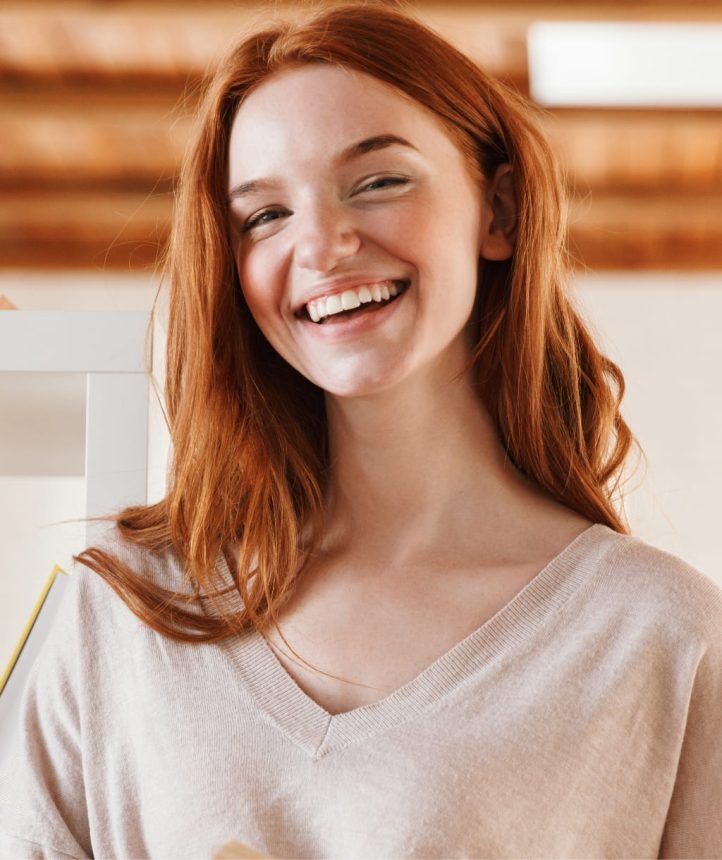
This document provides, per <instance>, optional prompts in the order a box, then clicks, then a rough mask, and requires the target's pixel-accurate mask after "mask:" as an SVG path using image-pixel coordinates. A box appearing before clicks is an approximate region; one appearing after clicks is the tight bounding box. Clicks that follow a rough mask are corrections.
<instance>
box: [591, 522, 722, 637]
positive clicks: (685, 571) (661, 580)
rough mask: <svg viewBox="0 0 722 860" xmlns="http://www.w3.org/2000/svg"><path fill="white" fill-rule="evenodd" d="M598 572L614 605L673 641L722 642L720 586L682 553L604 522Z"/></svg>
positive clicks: (622, 613) (619, 610) (601, 528)
mask: <svg viewBox="0 0 722 860" xmlns="http://www.w3.org/2000/svg"><path fill="white" fill-rule="evenodd" d="M596 528H597V531H598V532H599V535H598V537H599V541H598V543H599V546H600V547H603V550H604V551H603V552H600V553H599V564H598V569H597V571H596V573H597V576H598V581H599V583H600V585H602V586H603V595H604V597H605V599H606V600H608V601H609V603H610V607H614V609H615V610H616V611H617V612H618V613H620V614H621V615H622V616H624V617H627V618H629V619H630V620H631V621H633V622H635V623H636V624H637V625H638V626H639V627H645V626H649V627H659V628H663V629H664V630H665V632H666V635H667V636H668V637H669V638H670V640H672V641H673V640H675V639H676V640H677V642H678V643H681V642H686V643H688V644H689V643H691V641H692V640H695V641H696V642H697V645H698V646H701V647H702V648H703V649H704V648H705V647H706V646H707V645H711V646H714V647H722V588H720V586H719V585H718V584H717V583H716V582H715V581H714V580H713V579H712V578H711V577H709V576H708V575H706V574H705V573H702V572H701V571H699V570H697V569H696V568H695V567H693V566H692V565H691V564H688V563H687V562H686V561H684V560H683V559H681V558H679V557H678V556H676V555H674V554H672V553H670V552H667V551H665V550H662V549H659V548H658V547H655V546H652V545H651V544H649V543H647V542H646V541H644V540H642V539H641V538H639V537H636V536H633V535H620V534H617V533H616V532H614V531H612V530H611V529H608V528H606V527H603V526H598V527H596Z"/></svg>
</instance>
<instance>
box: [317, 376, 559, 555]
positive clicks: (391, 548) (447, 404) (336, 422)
mask: <svg viewBox="0 0 722 860" xmlns="http://www.w3.org/2000/svg"><path fill="white" fill-rule="evenodd" d="M443 377H444V374H443V372H441V371H437V372H434V371H427V372H425V373H424V374H419V375H417V376H415V377H413V378H410V379H406V380H404V383H403V385H401V386H399V387H397V388H394V389H389V390H386V391H383V392H379V393H376V394H374V395H373V396H370V397H361V398H338V397H331V396H329V397H328V398H327V415H328V422H329V442H330V453H331V464H332V471H331V482H330V486H329V495H328V499H327V513H326V516H327V522H326V528H325V533H326V534H327V535H329V536H331V537H330V538H329V540H330V542H331V544H332V545H333V546H335V547H339V546H342V547H344V548H346V550H347V551H348V552H351V553H352V554H363V557H364V558H366V559H368V560H369V561H370V562H371V563H373V560H374V558H378V559H379V560H382V559H383V560H384V562H385V564H388V563H389V562H391V563H394V564H398V565H399V566H404V565H407V564H412V563H418V561H419V560H420V559H423V558H426V557H428V554H429V553H432V554H437V555H438V553H439V551H440V550H441V551H442V552H443V551H444V548H448V547H449V545H453V546H455V547H456V548H457V549H458V550H459V552H460V553H461V554H462V555H463V546H464V545H465V544H469V545H470V546H471V544H473V547H474V550H473V552H476V553H478V547H479V544H480V541H481V542H482V545H484V546H488V547H489V552H490V557H491V556H495V557H496V556H498V555H499V553H500V552H502V554H503V550H501V546H500V544H501V543H508V541H509V537H508V536H509V535H510V533H511V534H513V529H511V528H510V524H511V523H512V522H514V521H519V520H521V521H524V520H525V519H529V515H530V513H533V511H534V510H535V509H540V508H541V507H543V506H546V507H547V508H548V506H549V505H550V500H548V499H546V498H545V497H544V496H543V494H542V493H541V491H540V490H538V489H537V488H536V487H535V486H534V485H533V484H532V483H531V482H529V481H528V480H527V479H526V478H524V477H523V476H522V475H521V474H520V473H519V472H518V470H517V469H515V468H514V466H513V465H512V464H511V463H510V462H509V460H508V459H507V457H506V455H505V451H504V448H503V445H502V444H501V441H500V439H499V437H498V434H497V432H496V429H495V427H494V425H493V422H492V421H491V419H490V417H489V415H488V413H487V412H486V410H485V409H484V407H483V405H482V403H481V400H480V398H479V396H478V394H477V393H476V392H475V390H474V388H473V384H472V381H471V375H470V374H468V375H467V376H466V377H464V378H460V379H457V380H456V381H450V380H449V379H448V378H443ZM551 504H555V503H551ZM502 536H503V540H500V538H501V537H502Z"/></svg>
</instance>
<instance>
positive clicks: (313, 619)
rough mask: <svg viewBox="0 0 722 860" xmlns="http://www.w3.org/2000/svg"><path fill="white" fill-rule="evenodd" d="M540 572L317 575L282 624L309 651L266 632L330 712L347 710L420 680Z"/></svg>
mask: <svg viewBox="0 0 722 860" xmlns="http://www.w3.org/2000/svg"><path fill="white" fill-rule="evenodd" d="M537 572H538V566H536V565H535V566H526V567H518V568H507V569H504V570H495V571H485V572H479V571H477V572H463V573H458V572H457V573H454V574H449V575H448V576H443V575H435V576H429V575H424V576H419V577H418V579H417V580H416V581H415V582H414V583H413V584H412V581H411V579H409V580H407V581H402V580H401V579H399V580H395V581H394V582H389V581H386V582H381V581H380V580H374V579H369V580H364V579H363V578H361V579H360V580H359V581H358V582H357V583H354V584H350V583H349V582H348V581H347V582H346V583H345V585H344V583H343V581H339V582H337V583H336V584H331V583H332V582H333V580H332V579H330V578H329V579H326V580H325V583H326V584H324V582H323V581H317V582H316V587H315V588H306V589H304V590H302V591H300V592H299V594H298V597H297V598H296V599H295V600H294V602H293V603H292V605H290V606H289V607H288V608H287V609H286V610H285V611H284V612H283V613H282V614H281V616H280V617H279V627H280V630H281V632H282V633H283V635H284V636H285V638H286V640H287V641H288V643H289V644H290V646H291V647H292V648H293V649H294V650H295V651H296V652H297V654H298V655H299V656H300V658H302V659H299V657H297V656H296V655H294V654H293V652H292V651H291V650H290V649H289V648H288V645H286V643H285V642H284V641H283V639H282V638H281V636H280V634H279V632H278V631H277V630H276V629H275V628H271V629H270V630H269V631H268V632H267V634H266V640H267V642H268V644H269V646H270V647H271V649H272V651H273V653H274V655H275V657H276V659H277V660H278V662H279V663H280V664H281V666H282V667H283V669H284V670H285V671H286V672H287V673H288V674H289V675H290V676H291V678H292V679H293V680H294V681H295V682H296V684H297V685H298V686H299V687H300V689H301V690H302V691H303V692H304V693H305V694H306V695H307V696H309V697H310V698H311V699H313V701H315V702H316V703H317V704H318V705H320V706H321V707H322V708H323V709H324V710H326V711H327V712H328V713H329V714H339V713H345V712H347V711H351V710H353V709H355V708H359V707H361V706H364V705H370V704H373V703H375V702H378V701H380V700H382V699H384V698H386V697H387V696H389V695H390V694H391V693H393V692H395V691H396V690H398V689H400V688H401V687H403V686H405V685H406V684H408V683H409V682H410V681H412V680H414V678H416V677H417V676H418V675H419V674H421V673H422V672H423V671H424V670H425V669H427V668H428V667H429V666H431V665H432V664H433V663H434V662H435V661H436V660H437V659H438V658H439V657H441V656H443V655H444V654H446V653H447V652H448V651H449V650H451V649H452V648H453V647H454V646H455V645H457V644H458V643H459V642H461V641H462V640H463V639H465V638H466V637H467V636H469V635H470V634H471V633H473V632H474V631H476V630H478V629H479V628H480V627H481V626H482V625H484V624H485V623H486V622H487V621H489V620H490V619H491V618H492V617H493V616H494V615H496V614H497V612H499V611H500V610H501V609H503V608H504V607H505V606H506V605H508V604H509V603H510V602H511V601H512V600H513V599H514V598H515V597H516V595H517V594H518V593H519V592H520V591H522V590H523V589H524V587H525V586H526V585H527V584H528V583H529V582H530V581H531V580H532V579H533V578H534V576H535V575H536V573H537ZM303 661H307V662H308V663H310V664H312V666H311V667H309V666H307V665H305V664H304V662H303ZM313 667H315V668H313ZM332 676H335V677H332Z"/></svg>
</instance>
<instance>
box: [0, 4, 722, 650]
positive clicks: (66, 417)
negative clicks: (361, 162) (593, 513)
mask: <svg viewBox="0 0 722 860" xmlns="http://www.w3.org/2000/svg"><path fill="white" fill-rule="evenodd" d="M408 6H409V8H411V9H413V10H414V11H416V12H417V13H418V15H419V16H420V17H421V18H422V19H423V20H424V21H426V22H427V23H428V24H430V25H431V26H433V27H434V28H436V29H437V30H438V31H439V32H440V33H442V34H443V35H444V36H446V37H447V38H449V39H450V40H451V41H453V42H454V43H456V44H457V45H458V46H459V47H460V48H461V49H462V50H464V51H466V52H467V53H469V54H470V55H471V56H472V57H474V58H475V59H476V60H477V61H478V62H479V63H480V64H482V65H484V66H485V67H486V68H487V69H489V70H490V71H492V72H493V73H494V74H495V75H497V76H498V77H499V78H501V79H502V80H504V81H505V82H506V83H507V84H508V85H509V86H511V87H514V88H515V89H517V90H519V91H521V92H523V93H524V94H526V95H528V96H530V97H531V98H532V99H533V100H534V101H536V102H537V103H538V104H540V105H541V106H543V107H544V108H545V109H546V113H545V115H544V120H543V122H544V125H545V127H546V130H547V132H548V134H549V136H550V138H551V139H552V141H553V142H554V144H555V146H557V147H558V149H559V151H560V152H561V153H562V155H563V158H564V160H565V162H566V165H567V169H568V172H569V183H570V189H571V191H572V195H573V202H572V209H571V246H572V249H573V252H574V255H575V258H576V260H577V269H576V273H575V278H574V288H575V291H576V294H577V297H578V301H579V303H580V305H581V307H582V309H583V311H584V313H585V315H586V317H587V318H588V320H589V322H590V325H591V326H592V328H593V329H594V331H595V332H596V333H597V336H598V338H599V340H600V342H601V344H602V346H603V348H604V349H605V351H606V352H607V353H608V354H609V355H610V356H611V357H612V358H613V359H614V360H615V361H617V362H618V363H619V364H620V365H621V367H622V369H623V371H624V372H625V375H626V379H627V394H626V397H625V400H624V413H625V417H626V418H627V420H628V422H629V423H630V424H631V426H632V428H633V430H634V431H635V433H636V434H637V436H638V438H639V440H640V442H641V444H642V447H643V448H644V450H645V451H646V454H647V458H648V462H647V465H646V467H645V466H642V467H640V470H639V471H638V472H637V474H636V476H634V478H633V479H632V481H631V483H630V484H629V487H628V489H629V491H630V493H629V496H628V500H627V514H628V517H629V520H630V523H631V525H632V528H633V531H634V532H635V533H637V534H639V535H640V536H641V537H643V538H645V539H646V540H648V541H650V542H652V543H655V544H656V545H658V546H660V547H662V548H665V549H668V550H669V551H671V552H674V553H675V554H678V555H681V556H682V557H684V558H685V559H687V560H688V561H689V562H690V563H692V564H694V565H695V566H697V567H698V568H699V569H701V570H703V571H704V572H705V573H706V574H707V575H708V576H710V577H712V578H714V579H716V580H717V581H718V582H720V584H722V529H720V527H719V519H720V514H722V505H720V483H721V481H722V445H721V442H720V440H721V439H722V386H720V382H719V377H720V370H721V369H722V338H721V337H720V331H719V330H720V325H721V324H722V206H721V205H720V203H721V202H722V65H721V62H722V61H721V59H720V58H722V2H702V0H684V2H681V0H651V2H637V1H636V0H625V2H621V1H620V2H606V3H599V2H596V3H587V2H563V0H558V2H549V0H527V2H513V0H510V2H488V3H487V2H438V0H437V2H428V3H427V2H416V3H409V4H408ZM304 8H305V7H304V4H303V3H290V2H289V3H284V2H276V3H273V4H268V3H265V4H258V3H250V2H249V3H244V2H218V0H203V2H201V0H175V2H173V3H170V2H168V3H165V2H162V1H161V0H157V2H142V1H141V0H115V2H103V0H97V2H70V1H69V0H62V2H61V0H56V2H34V0H24V2H12V0H11V2H7V0H6V2H4V3H3V5H2V6H1V7H0V296H1V297H2V298H0V306H4V307H5V308H7V310H3V311H0V314H2V316H3V317H4V318H7V317H6V316H5V315H6V314H13V313H15V311H13V310H11V308H13V307H16V308H18V309H19V310H20V311H57V312H63V313H73V312H76V311H91V310H96V311H107V312H111V313H121V314H122V313H124V312H128V311H144V312H147V311H148V310H149V308H150V305H151V302H152V299H153V296H154V293H155V289H156V286H157V278H156V275H155V273H154V270H153V265H154V263H155V261H156V259H157V255H158V253H159V251H161V250H162V248H163V246H164V243H165V241H166V238H167V236H168V230H169V220H170V217H171V212H172V206H173V201H172V188H173V182H174V178H175V176H176V172H177V170H178V166H179V163H180V159H181V157H182V153H183V151H184V147H185V145H186V141H187V136H188V130H189V125H190V117H191V115H192V113H193V110H194V107H195V106H196V104H197V99H198V94H199V91H200V88H201V86H202V83H203V80H204V78H205V76H206V75H207V73H208V70H209V69H211V68H212V67H213V64H214V62H215V61H216V60H217V59H218V58H219V57H220V56H221V55H222V54H223V52H224V50H225V49H226V47H227V46H228V45H229V43H230V42H231V41H233V40H235V39H236V38H237V37H238V36H240V35H242V34H243V32H244V31H245V30H247V29H248V28H249V27H256V26H258V25H259V24H262V23H264V22H266V21H268V20H269V19H271V18H273V17H274V16H277V15H282V16H284V17H285V16H289V15H294V14H296V13H297V12H298V11H299V10H300V11H302V10H303V9H304ZM60 325H61V328H60V329H59V334H58V335H57V336H58V337H59V338H60V339H62V338H63V330H62V321H61V323H60ZM69 331H70V330H69ZM68 336H70V335H68ZM1 346H2V345H1V344H0V347H1ZM0 371H3V372H0V534H1V536H2V543H3V547H4V559H3V567H4V569H3V570H2V576H1V577H0V606H6V607H9V606H12V607H13V608H12V613H14V614H13V615H12V618H11V621H12V623H9V624H8V625H6V626H5V627H4V629H5V630H6V631H7V632H5V633H4V634H3V633H1V632H0V663H2V658H3V655H4V652H6V651H7V648H8V647H9V645H8V642H11V641H12V640H13V638H14V630H15V628H16V627H17V624H18V622H17V620H16V617H17V618H19V617H20V616H24V615H25V609H26V607H27V606H28V605H32V600H31V597H30V595H31V594H35V593H36V590H37V589H36V585H37V583H38V582H41V581H42V580H43V579H44V577H45V576H46V575H47V573H48V572H49V570H50V568H51V567H52V565H53V564H54V563H55V562H56V561H57V562H61V563H62V562H63V561H64V560H66V559H67V558H68V556H69V553H70V551H78V550H79V549H80V548H81V546H79V543H82V539H83V536H82V532H79V531H78V530H77V529H76V530H75V531H73V528H74V527H73V526H67V525H66V526H58V525H52V524H53V523H55V522H57V521H58V520H65V519H69V518H71V517H74V516H82V515H83V514H84V511H85V510H86V508H85V507H84V505H85V495H84V492H85V491H84V481H85V470H86V468H87V467H86V462H85V453H84V452H85V443H86V438H85V433H86V418H87V416H86V379H85V376H84V375H83V374H82V373H72V372H65V373H60V372H53V373H48V372H45V373H41V372H30V371H29V370H27V369H22V368H20V369H18V368H17V367H16V368H14V369H13V370H12V371H10V370H8V369H7V367H5V368H3V367H0ZM151 413H152V410H151ZM149 420H150V422H151V428H150V432H149V436H148V445H149V448H150V447H152V446H153V445H155V446H156V448H158V447H160V448H162V446H163V444H165V443H164V441H163V439H162V438H161V436H162V434H161V436H159V435H158V432H160V431H158V432H156V430H154V429H153V421H154V420H155V421H156V429H157V427H158V426H160V423H161V422H159V421H158V419H157V416H156V418H155V419H154V418H153V415H152V414H151V418H150V419H149ZM159 439H160V441H158V440H159ZM154 462H156V463H157V464H158V465H156V466H154V467H153V468H154V469H155V471H151V472H150V473H149V477H148V483H147V489H148V498H150V499H152V498H157V497H158V496H159V495H161V494H162V487H163V462H164V461H163V457H162V456H160V457H159V458H156V460H155V461H154ZM8 611H10V610H6V612H8ZM0 620H2V619H0ZM0 629H3V625H2V624H0ZM3 635H4V636H5V637H6V639H7V640H8V641H7V642H6V641H5V640H4V639H3V638H2V636H3Z"/></svg>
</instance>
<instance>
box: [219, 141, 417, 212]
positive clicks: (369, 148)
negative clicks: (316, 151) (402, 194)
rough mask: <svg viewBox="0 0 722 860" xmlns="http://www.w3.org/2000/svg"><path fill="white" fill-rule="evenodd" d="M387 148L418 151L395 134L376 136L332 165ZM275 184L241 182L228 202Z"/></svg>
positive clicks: (268, 181)
mask: <svg viewBox="0 0 722 860" xmlns="http://www.w3.org/2000/svg"><path fill="white" fill-rule="evenodd" d="M389 146H406V147H408V148H410V149H413V150H415V151H416V152H418V151H419V150H418V149H417V148H416V147H415V146H414V145H413V143H409V141H408V140H404V138H403V137H399V136H398V135H396V134H378V135H376V136H375V137H367V138H365V139H364V140H360V141H358V143H352V144H351V146H347V147H346V149H342V150H341V152H340V153H339V154H338V155H337V156H336V157H335V158H334V159H333V163H334V164H335V165H343V164H348V162H349V161H352V160H353V159H354V158H358V157H359V156H360V155H366V153H367V152H373V151H374V150H377V149H386V148H387V147H389ZM276 184H277V183H276V182H275V181H274V180H272V179H251V180H249V181H248V182H241V183H239V184H238V185H235V186H234V187H233V188H232V189H231V190H230V192H229V193H228V201H229V202H230V201H232V200H237V199H238V198H239V197H246V196H248V195H249V194H256V193H257V192H259V191H266V190H268V189H269V188H272V187H273V186H274V185H276Z"/></svg>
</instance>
